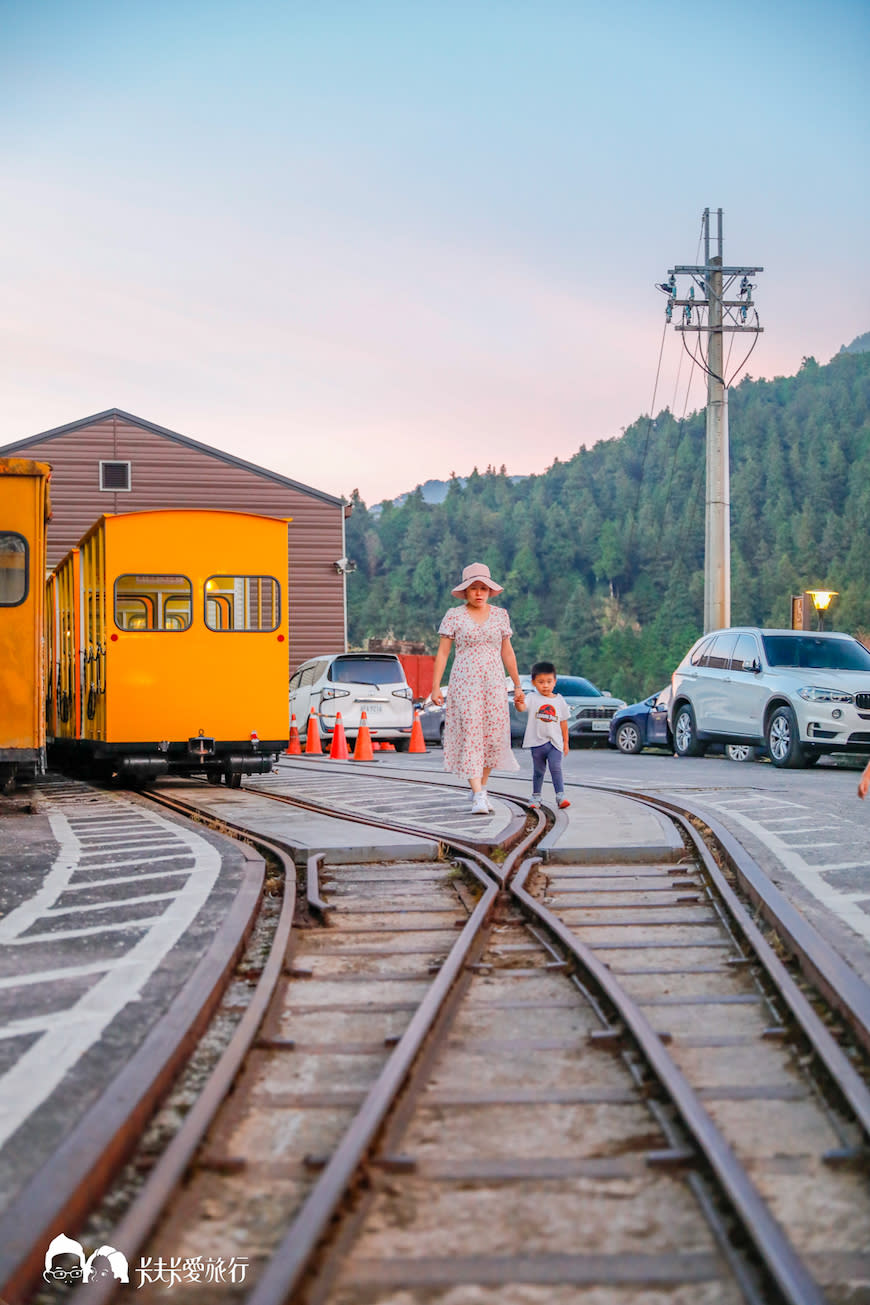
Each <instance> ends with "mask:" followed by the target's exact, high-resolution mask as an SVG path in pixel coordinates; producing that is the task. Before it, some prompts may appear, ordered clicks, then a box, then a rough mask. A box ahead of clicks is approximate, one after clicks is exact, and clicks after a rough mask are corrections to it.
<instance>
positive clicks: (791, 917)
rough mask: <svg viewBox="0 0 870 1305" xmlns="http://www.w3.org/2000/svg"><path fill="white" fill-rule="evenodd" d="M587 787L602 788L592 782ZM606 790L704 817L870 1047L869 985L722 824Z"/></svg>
mask: <svg viewBox="0 0 870 1305" xmlns="http://www.w3.org/2000/svg"><path fill="white" fill-rule="evenodd" d="M588 787H590V788H598V787H602V786H600V785H594V784H591V785H589V786H588ZM606 791H607V792H616V793H619V794H620V796H621V797H627V798H636V799H637V800H638V801H641V802H645V803H646V804H647V805H649V806H658V807H659V808H660V809H661V810H662V811H663V812H664V813H665V814H666V815H668V816H671V817H673V816H674V815H678V816H682V817H683V818H684V819H685V820H688V821H692V820H699V821H701V823H702V824H703V825H705V826H706V827H707V829H709V830H710V832H711V834H712V835H713V837H714V838H715V840H716V842H717V843H718V844H719V847H720V849H721V851H722V854H723V856H724V857H725V859H726V861H727V862H728V864H729V866H730V867H731V869H732V870H733V872H734V874H735V876H736V878H737V880H738V883H739V884H740V886H741V888H742V890H743V892H745V893H746V895H747V896H748V897H749V898H751V900H752V901H753V902H755V904H756V905H757V906H758V908H759V910H760V911H761V914H762V915H763V916H764V918H765V920H766V921H767V923H768V924H769V925H770V926H771V927H772V928H774V929H776V932H777V934H778V935H779V936H780V937H781V938H783V940H784V941H785V942H786V943H787V944H788V945H789V947H790V948H791V950H792V952H793V954H794V956H795V959H796V960H797V962H798V964H799V965H800V968H801V970H802V971H803V973H804V974H805V975H806V977H807V978H808V979H809V981H810V982H811V983H812V984H814V986H815V987H817V988H818V989H819V991H820V992H821V994H822V995H823V996H824V998H825V1000H826V1001H827V1002H828V1003H829V1004H830V1005H831V1006H833V1007H834V1009H835V1010H838V1011H839V1012H840V1014H841V1015H842V1016H843V1018H844V1019H845V1020H846V1022H847V1023H848V1024H849V1026H850V1028H851V1029H852V1031H853V1033H854V1034H855V1037H856V1038H857V1039H858V1040H859V1041H860V1042H861V1043H862V1044H863V1046H864V1047H865V1049H866V1050H867V1051H870V987H868V985H867V984H866V983H864V981H863V980H862V979H861V978H860V977H859V976H858V975H857V974H856V973H855V971H854V970H853V969H851V968H850V967H849V966H848V965H847V964H846V962H845V961H844V960H842V958H841V957H840V956H838V955H837V953H836V952H835V951H834V950H833V948H832V947H830V946H829V945H828V943H826V942H825V940H824V939H823V938H821V937H820V936H819V934H818V933H817V932H816V930H815V929H814V928H813V927H812V925H811V924H810V923H809V922H808V921H807V920H805V919H804V917H803V916H802V915H801V914H800V912H799V911H798V910H797V909H796V908H795V907H794V906H792V904H791V902H789V900H788V899H787V898H786V896H785V895H784V893H782V892H781V890H780V889H779V888H777V887H776V885H775V884H773V883H771V881H770V879H769V878H768V876H767V875H766V874H765V873H764V871H763V870H762V869H761V867H760V866H759V864H758V862H757V861H756V860H755V859H754V857H753V856H752V855H751V854H750V853H749V852H748V851H747V850H746V848H745V847H743V845H742V844H741V843H739V842H738V840H737V839H736V838H735V837H734V835H733V834H732V833H731V832H730V831H729V830H727V829H726V828H725V827H724V825H722V824H721V822H719V821H718V820H716V819H715V817H713V816H710V815H708V814H707V812H705V811H703V810H693V809H692V808H691V807H689V806H687V805H686V804H685V803H677V802H671V801H668V800H667V799H665V798H661V797H658V796H654V795H652V794H648V793H636V792H628V791H625V790H621V789H607V790H606Z"/></svg>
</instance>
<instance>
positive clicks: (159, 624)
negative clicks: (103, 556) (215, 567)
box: [115, 575, 193, 634]
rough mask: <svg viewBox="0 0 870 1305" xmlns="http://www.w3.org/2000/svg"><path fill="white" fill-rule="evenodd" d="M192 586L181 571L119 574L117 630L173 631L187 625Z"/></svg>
mask: <svg viewBox="0 0 870 1305" xmlns="http://www.w3.org/2000/svg"><path fill="white" fill-rule="evenodd" d="M192 619H193V587H192V585H191V583H190V581H189V580H188V579H187V577H186V576H183V575H119V576H118V578H117V580H116V581H115V625H116V626H117V627H118V629H119V630H147V631H151V632H163V633H165V632H167V631H168V632H171V633H173V634H177V633H179V632H180V631H182V630H187V629H189V628H190V623H191V620H192Z"/></svg>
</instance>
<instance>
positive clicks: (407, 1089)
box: [89, 779, 870, 1305]
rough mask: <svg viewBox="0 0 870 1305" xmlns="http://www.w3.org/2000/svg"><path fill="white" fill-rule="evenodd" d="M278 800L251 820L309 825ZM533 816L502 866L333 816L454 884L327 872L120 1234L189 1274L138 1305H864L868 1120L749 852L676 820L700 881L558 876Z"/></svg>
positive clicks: (488, 849)
mask: <svg viewBox="0 0 870 1305" xmlns="http://www.w3.org/2000/svg"><path fill="white" fill-rule="evenodd" d="M389 783H390V786H392V784H397V785H400V786H401V785H402V783H403V781H398V780H396V781H389ZM406 783H413V781H408V782H406ZM379 786H380V788H381V789H383V788H384V781H383V780H380V781H379ZM274 787H275V788H276V789H278V790H281V791H276V792H271V793H270V792H269V789H270V780H268V779H266V780H261V781H258V782H257V783H256V784H252V785H251V786H250V789H251V790H255V792H256V795H257V799H258V801H262V800H263V799H264V798H265V799H266V800H267V801H269V802H288V801H290V802H292V801H293V799H292V798H291V797H290V796H289V794H288V793H287V791H286V785H282V784H280V783H276V784H275V785H274ZM430 787H435V786H430ZM404 791H405V792H407V791H408V790H407V787H406V789H405V790H404ZM202 792H203V794H204V795H205V794H206V792H207V791H206V789H205V786H203V790H202ZM631 796H632V798H633V799H635V800H637V798H638V795H637V794H632V795H631ZM509 801H510V802H511V804H512V810H513V812H514V818H513V819H511V820H510V821H509V822H508V827H507V831H506V832H507V837H506V840H505V841H506V842H507V844H508V846H507V847H504V846H500V847H499V846H494V845H493V842H492V840H487V839H480V838H478V839H474V838H471V837H466V838H459V839H457V838H455V836H452V835H451V833H450V830H449V829H442V828H437V827H433V825H432V823H428V824H423V825H418V826H409V825H405V824H401V823H400V822H397V821H394V820H387V819H384V818H383V817H380V818H379V817H377V816H374V815H371V814H369V815H365V814H363V812H361V811H359V810H357V811H356V812H351V811H344V810H342V811H336V796H335V793H334V792H333V793H331V794H330V801H329V806H328V810H329V813H330V814H340V815H341V816H342V818H349V819H356V820H364V821H366V822H367V823H369V824H377V825H378V826H380V827H382V828H383V827H386V828H390V829H392V830H394V831H395V830H401V831H402V832H403V833H406V834H409V835H418V836H422V835H427V836H428V837H430V838H431V837H432V835H433V832H434V833H435V834H436V836H437V838H438V840H439V842H440V843H441V845H442V850H443V854H442V856H441V857H440V858H439V859H437V860H431V861H428V862H420V861H417V862H414V863H409V864H405V863H402V862H385V863H384V864H381V865H376V864H375V865H373V864H371V863H360V864H352V863H351V864H342V865H340V866H338V865H336V866H332V867H330V866H329V865H328V864H324V863H323V860H322V858H314V859H312V860H311V861H310V862H309V864H308V866H307V867H306V875H305V893H304V902H303V901H302V894H300V902H299V904H298V906H299V907H301V908H302V909H297V913H296V924H295V927H294V928H293V929H292V932H291V931H290V930H289V917H288V918H286V919H285V927H284V930H283V932H282V931H281V930H279V936H278V937H277V940H276V949H275V952H274V953H273V956H272V957H271V958H270V962H269V966H268V967H267V968H269V969H270V976H269V982H268V984H266V983H263V984H262V993H261V995H260V998H259V1003H260V1009H258V1010H257V1011H256V1012H254V1013H252V1015H251V1017H250V1019H248V1020H247V1027H246V1029H245V1030H244V1032H243V1034H240V1035H239V1037H238V1039H237V1040H236V1045H235V1049H234V1051H233V1055H232V1057H231V1058H230V1062H229V1063H228V1065H227V1066H225V1067H224V1074H223V1079H222V1080H221V1081H220V1082H216V1083H215V1085H214V1086H213V1087H210V1089H209V1091H208V1094H207V1097H208V1099H207V1100H205V1101H204V1103H203V1104H202V1105H201V1106H199V1105H198V1107H197V1110H196V1111H195V1112H192V1113H193V1114H195V1115H196V1118H195V1119H192V1120H189V1121H188V1123H187V1124H186V1125H185V1127H184V1128H183V1129H182V1132H181V1134H179V1138H180V1139H181V1141H179V1139H178V1138H177V1139H176V1142H175V1143H173V1145H172V1146H171V1147H170V1148H169V1151H168V1152H167V1153H166V1156H165V1157H164V1159H163V1160H162V1161H161V1162H159V1163H158V1164H157V1166H156V1167H155V1169H154V1171H153V1173H152V1174H151V1176H150V1178H149V1180H148V1182H147V1183H146V1184H145V1187H144V1188H143V1190H142V1192H141V1194H140V1196H139V1198H138V1200H137V1201H136V1202H135V1203H134V1205H133V1206H132V1207H131V1209H130V1211H129V1212H128V1214H127V1215H126V1216H125V1218H124V1220H123V1221H122V1222H121V1224H120V1226H119V1227H118V1228H117V1229H116V1230H115V1232H114V1234H113V1239H112V1244H115V1245H120V1246H123V1247H124V1249H125V1250H126V1251H127V1253H128V1255H130V1256H132V1255H133V1254H134V1253H135V1254H136V1255H139V1254H140V1253H141V1254H143V1255H144V1256H145V1257H146V1258H147V1260H148V1262H149V1263H150V1264H151V1265H153V1264H154V1263H155V1262H156V1259H157V1258H159V1259H160V1261H161V1263H162V1264H164V1265H166V1266H171V1265H173V1264H175V1265H177V1266H179V1268H178V1277H177V1278H176V1279H173V1280H166V1278H165V1277H164V1278H163V1279H162V1280H157V1281H146V1280H144V1279H143V1282H142V1283H141V1285H139V1286H138V1290H137V1298H139V1297H141V1298H142V1299H143V1300H145V1301H147V1300H149V1299H154V1300H158V1299H161V1300H162V1299H178V1298H179V1293H180V1292H181V1291H182V1287H181V1286H180V1283H181V1281H182V1269H181V1266H183V1265H185V1264H188V1265H189V1264H190V1263H191V1262H196V1261H197V1259H199V1260H208V1261H209V1262H212V1263H213V1262H215V1261H216V1260H218V1259H219V1258H221V1257H225V1256H226V1254H227V1249H228V1247H230V1248H232V1250H233V1252H234V1254H235V1256H236V1257H238V1258H239V1259H241V1260H243V1261H244V1264H245V1270H244V1272H243V1273H242V1275H241V1278H240V1279H239V1280H237V1281H235V1282H227V1281H223V1282H215V1281H205V1280H200V1281H198V1282H192V1281H190V1280H189V1276H188V1279H186V1280H185V1285H184V1289H183V1290H184V1297H183V1298H184V1299H185V1300H187V1301H195V1302H196V1305H207V1303H210V1302H212V1301H215V1302H217V1301H223V1300H228V1299H239V1300H242V1299H244V1300H247V1301H249V1302H251V1305H279V1302H287V1301H293V1302H294V1303H295V1302H297V1301H298V1302H300V1305H302V1303H303V1302H304V1303H305V1305H315V1302H318V1303H319V1302H327V1301H329V1302H334V1303H335V1305H368V1303H369V1302H372V1303H374V1302H377V1303H378V1305H381V1303H382V1302H387V1301H390V1302H392V1301H395V1302H399V1301H401V1302H402V1303H403V1305H405V1302H416V1301H421V1302H422V1301H426V1302H429V1301H439V1302H441V1301H443V1302H445V1303H446V1302H450V1305H459V1303H460V1302H461V1303H462V1305H464V1302H466V1301H475V1302H485V1303H486V1305H488V1302H490V1301H493V1302H494V1301H496V1300H498V1301H499V1305H504V1303H505V1302H508V1305H510V1302H512V1301H517V1302H520V1301H522V1302H523V1305H526V1303H527V1302H538V1301H541V1302H545V1301H546V1302H558V1305H561V1303H562V1302H566V1303H567V1302H569V1301H570V1302H574V1301H578V1302H580V1301H582V1302H584V1305H591V1303H592V1302H594V1305H599V1302H601V1303H603V1302H605V1301H606V1302H607V1303H608V1305H611V1302H612V1305H617V1303H618V1305H634V1302H638V1305H640V1302H644V1305H647V1303H648V1302H652V1301H655V1302H656V1305H658V1303H659V1302H665V1301H667V1302H669V1303H672V1305H683V1303H684V1302H685V1303H686V1305H688V1303H689V1302H691V1305H706V1303H707V1302H710V1303H711V1305H712V1303H713V1302H715V1305H720V1302H721V1303H722V1305H730V1302H731V1301H740V1300H745V1301H750V1302H759V1303H760V1302H777V1301H783V1302H785V1301H788V1302H804V1303H806V1305H809V1303H810V1302H822V1301H830V1302H837V1303H838V1302H843V1303H844V1305H845V1302H847V1301H848V1302H853V1303H854V1302H855V1301H857V1300H860V1299H862V1298H864V1296H863V1295H862V1293H863V1294H866V1293H868V1292H870V1254H868V1250H867V1248H868V1246H870V1194H868V1190H867V1184H866V1170H867V1160H868V1139H870V1093H868V1091H867V1087H866V1085H865V1083H864V1081H863V1080H862V1078H861V1077H860V1075H859V1074H858V1072H857V1071H856V1068H855V1066H854V1064H853V1063H852V1059H851V1058H850V1056H849V1055H847V1054H846V1052H845V1051H844V1050H843V1048H842V1047H841V1046H840V1045H839V1044H838V1042H837V1040H836V1039H835V1038H834V1037H832V1036H831V1034H830V1033H829V1031H828V1029H827V1027H826V1024H825V1021H824V1018H820V1016H819V1014H818V1013H817V1011H816V1010H814V1009H813V1006H812V1005H811V1004H810V1002H809V1001H808V1000H807V997H806V996H805V995H804V993H803V992H802V991H801V989H800V987H798V985H797V984H796V983H795V982H794V980H793V978H792V977H791V975H790V974H789V972H788V971H787V969H786V968H785V967H784V966H783V964H782V963H781V961H780V960H779V959H778V957H777V955H776V954H775V952H774V950H773V949H772V948H771V947H770V945H769V943H768V942H767V941H766V940H765V937H764V936H763V935H762V933H761V932H760V930H759V928H758V925H757V923H756V921H755V920H754V919H753V916H752V914H750V912H749V911H747V909H746V906H745V905H744V904H743V903H742V902H741V900H740V899H739V898H738V896H737V894H736V892H735V880H736V879H739V878H740V876H739V875H735V873H734V858H735V856H738V852H737V850H736V849H735V848H734V847H732V848H728V849H723V846H722V844H721V843H720V842H718V841H717V840H715V839H714V838H712V837H711V836H709V835H708V837H707V838H705V837H702V835H701V834H700V833H699V832H698V831H697V829H696V828H695V827H694V825H693V824H692V823H691V822H690V821H688V820H687V819H686V818H685V816H684V815H682V814H680V813H679V812H677V811H674V810H672V811H669V812H667V815H668V818H671V819H674V820H676V821H677V823H678V825H679V828H680V831H681V835H682V837H683V839H684V841H685V847H686V852H685V856H684V857H683V858H682V859H681V861H680V862H679V863H673V862H671V863H668V862H663V861H660V860H657V861H651V862H650V863H649V864H637V863H632V864H626V865H618V864H608V865H606V866H605V865H594V864H589V863H584V862H583V861H582V860H579V859H578V861H577V863H576V864H573V865H563V864H560V865H558V866H550V865H547V864H546V863H544V862H542V860H541V858H540V857H539V856H537V855H536V853H535V847H536V845H537V844H539V843H540V842H541V840H542V839H543V838H544V836H545V834H546V829H547V822H546V821H545V820H544V818H543V817H542V816H541V815H540V813H532V812H526V811H525V810H523V808H522V805H521V804H518V803H517V802H516V800H515V799H509ZM206 805H207V803H206V801H205V800H204V799H203V800H202V801H200V800H198V799H197V798H196V797H195V796H191V795H189V794H188V796H187V797H186V799H185V802H183V803H178V802H176V803H175V806H176V809H177V810H183V809H185V807H187V808H188V809H190V810H193V809H195V808H197V807H202V808H204V807H205V806H206ZM305 805H306V807H307V809H308V810H319V811H320V812H321V813H325V812H326V810H327V808H326V807H325V806H324V805H323V804H318V803H317V802H316V801H315V800H314V796H313V795H312V794H309V796H308V797H307V798H306V799H305ZM362 805H365V802H364V801H363V804H362ZM658 805H659V809H660V810H663V804H658ZM225 827H226V825H225ZM471 832H472V833H473V829H472V830H471ZM711 843H712V845H713V846H714V848H715V851H716V856H714V855H713V853H712V852H711ZM275 850H276V853H277V854H281V855H284V856H286V849H275ZM717 857H718V861H717ZM738 859H739V857H738ZM720 861H722V862H726V863H727V864H725V868H724V869H723V867H722V865H720V864H719V862H720ZM740 868H741V870H742V871H743V873H744V874H747V873H748V875H749V878H748V880H747V882H751V883H754V881H752V875H751V865H749V864H748V862H746V863H741V867H740ZM748 891H750V892H751V891H755V892H757V893H762V892H763V888H762V886H760V885H754V888H750V889H749V890H748ZM287 900H288V901H289V902H290V906H289V907H287V911H288V912H289V911H290V910H292V895H290V896H289V897H288V899H287ZM765 912H766V914H767V915H768V916H769V917H771V916H772V918H773V919H774V920H776V919H778V917H776V915H775V912H774V911H773V908H772V907H771V906H770V903H769V901H768V900H767V898H765ZM756 914H757V912H756ZM793 933H794V930H793V929H792V930H791V933H790V932H789V927H788V923H786V925H784V926H783V928H782V936H783V937H791V936H792V934H793ZM795 946H797V944H795ZM807 968H809V969H811V970H812V971H813V973H818V972H820V970H821V972H825V963H824V960H823V958H821V957H820V954H819V952H818V949H816V951H815V954H814V956H813V957H812V962H811V963H810V962H809V961H808V962H807ZM822 986H824V985H822ZM258 990H259V989H258ZM823 1016H824V1012H823ZM842 1018H846V1019H852V1018H853V1019H854V1021H855V1022H856V1026H855V1038H856V1041H860V1040H861V1029H860V1024H861V1013H860V1012H857V1013H855V1012H851V1011H850V1008H849V1007H848V1004H847V1008H846V1010H845V1012H843V1011H841V1012H840V1013H839V1015H838V1020H842ZM230 1089H232V1090H230ZM182 1179H184V1181H183V1182H182ZM141 1262H144V1261H141ZM167 1272H168V1268H167ZM202 1277H203V1278H204V1277H205V1275H202ZM110 1287H111V1284H108V1285H107V1286H106V1288H105V1289H103V1288H102V1287H98V1286H96V1285H94V1284H90V1286H89V1297H90V1298H91V1299H93V1300H95V1301H101V1300H106V1301H107V1300H109V1299H111V1298H112V1291H111V1290H110ZM122 1291H123V1289H120V1291H119V1294H118V1299H121V1298H122V1296H121V1294H120V1293H121V1292H122Z"/></svg>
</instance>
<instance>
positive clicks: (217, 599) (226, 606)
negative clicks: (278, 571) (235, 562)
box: [205, 575, 281, 633]
mask: <svg viewBox="0 0 870 1305" xmlns="http://www.w3.org/2000/svg"><path fill="white" fill-rule="evenodd" d="M205 624H206V628H207V629H209V630H216V631H218V632H219V633H223V632H226V631H230V632H236V633H238V632H239V631H242V630H244V631H248V632H252V631H254V632H257V633H266V632H267V631H270V630H277V629H278V626H279V625H280V624H281V586H280V584H279V583H278V581H277V580H276V579H275V578H274V576H271V575H213V576H209V578H208V580H207V581H206V582H205Z"/></svg>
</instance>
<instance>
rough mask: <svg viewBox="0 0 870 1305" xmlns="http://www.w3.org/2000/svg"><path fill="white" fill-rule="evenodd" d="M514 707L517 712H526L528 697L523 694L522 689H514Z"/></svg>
mask: <svg viewBox="0 0 870 1305" xmlns="http://www.w3.org/2000/svg"><path fill="white" fill-rule="evenodd" d="M514 706H515V707H516V709H517V711H525V710H526V695H525V694H524V693H523V691H522V689H514Z"/></svg>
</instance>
